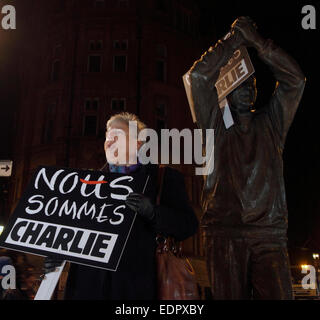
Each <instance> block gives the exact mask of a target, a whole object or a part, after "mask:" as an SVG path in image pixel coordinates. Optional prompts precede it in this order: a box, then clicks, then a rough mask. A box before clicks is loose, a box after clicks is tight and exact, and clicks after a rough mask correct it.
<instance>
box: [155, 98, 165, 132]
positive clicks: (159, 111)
mask: <svg viewBox="0 0 320 320" xmlns="http://www.w3.org/2000/svg"><path fill="white" fill-rule="evenodd" d="M154 114H155V117H156V130H157V132H158V133H159V134H160V132H161V129H165V128H166V127H167V124H166V115H167V99H166V98H165V97H158V98H157V100H156V104H155V112H154Z"/></svg>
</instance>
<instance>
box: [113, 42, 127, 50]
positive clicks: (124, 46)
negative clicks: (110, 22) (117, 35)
mask: <svg viewBox="0 0 320 320" xmlns="http://www.w3.org/2000/svg"><path fill="white" fill-rule="evenodd" d="M113 48H114V49H117V50H128V40H114V41H113Z"/></svg>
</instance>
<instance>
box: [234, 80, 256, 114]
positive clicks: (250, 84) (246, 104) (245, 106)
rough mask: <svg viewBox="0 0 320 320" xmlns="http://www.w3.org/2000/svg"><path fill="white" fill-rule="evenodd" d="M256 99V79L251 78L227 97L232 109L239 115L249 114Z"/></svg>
mask: <svg viewBox="0 0 320 320" xmlns="http://www.w3.org/2000/svg"><path fill="white" fill-rule="evenodd" d="M256 98H257V87H256V78H255V77H253V76H251V77H250V78H248V79H247V80H246V81H244V82H243V83H242V84H241V85H240V86H239V87H238V88H237V89H235V90H234V91H232V92H231V93H230V95H229V96H228V100H229V102H230V103H231V106H232V108H233V109H234V110H235V111H239V112H240V113H245V112H250V109H251V107H252V106H253V105H254V104H255V102H256Z"/></svg>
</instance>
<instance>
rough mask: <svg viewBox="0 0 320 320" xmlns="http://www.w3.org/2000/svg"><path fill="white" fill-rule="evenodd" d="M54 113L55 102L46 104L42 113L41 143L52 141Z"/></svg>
mask: <svg viewBox="0 0 320 320" xmlns="http://www.w3.org/2000/svg"><path fill="white" fill-rule="evenodd" d="M55 113H56V103H51V104H49V105H48V106H47V109H46V112H45V115H44V121H43V123H44V126H43V132H42V143H50V142H52V141H53V137H54V120H55V119H54V118H55Z"/></svg>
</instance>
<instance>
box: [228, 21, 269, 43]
mask: <svg viewBox="0 0 320 320" xmlns="http://www.w3.org/2000/svg"><path fill="white" fill-rule="evenodd" d="M231 30H232V31H233V30H234V31H238V32H239V33H240V34H241V35H242V37H243V39H244V45H246V46H248V47H257V46H258V47H259V46H260V45H261V42H262V41H263V40H262V38H261V36H260V35H259V33H258V32H257V25H256V24H255V23H254V22H253V21H252V19H251V18H250V17H240V18H238V19H236V20H235V21H234V22H233V24H232V25H231Z"/></svg>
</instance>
